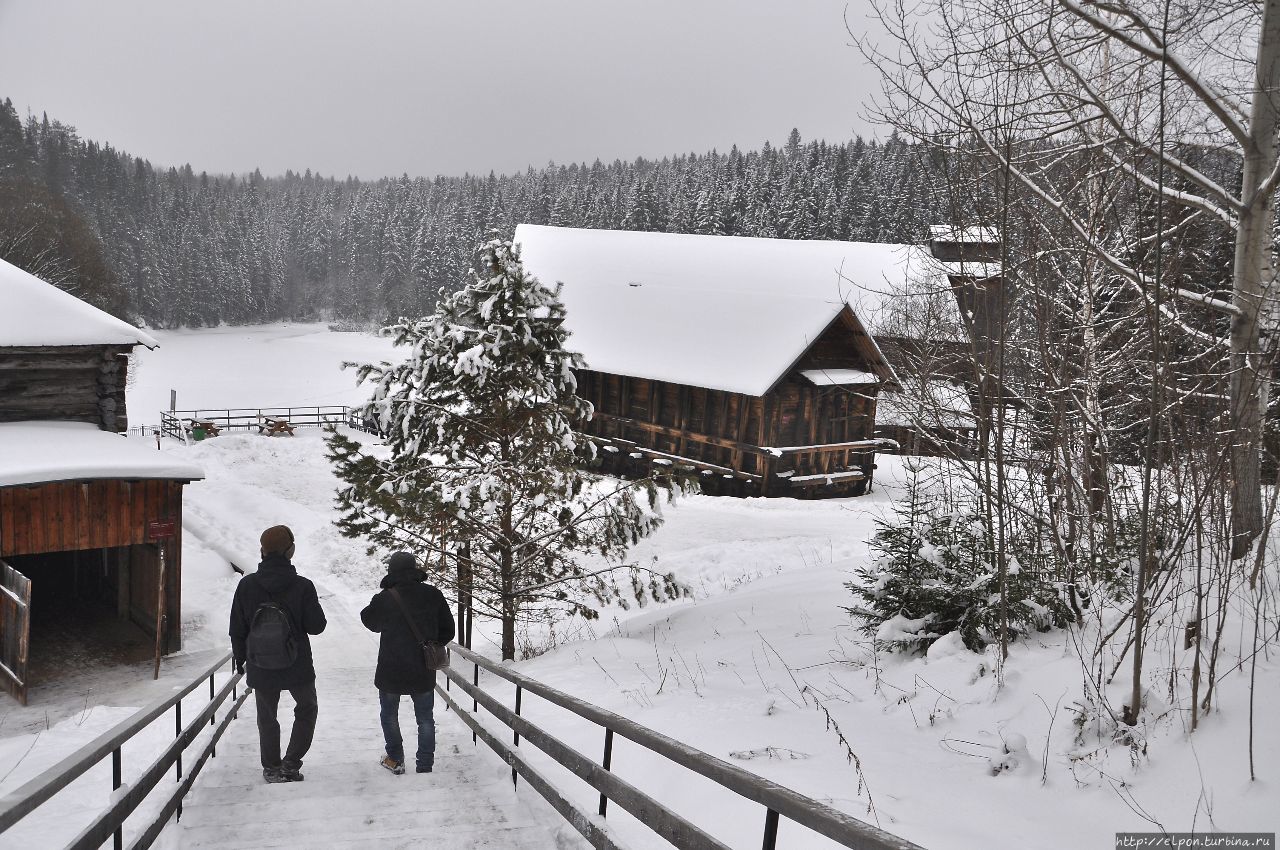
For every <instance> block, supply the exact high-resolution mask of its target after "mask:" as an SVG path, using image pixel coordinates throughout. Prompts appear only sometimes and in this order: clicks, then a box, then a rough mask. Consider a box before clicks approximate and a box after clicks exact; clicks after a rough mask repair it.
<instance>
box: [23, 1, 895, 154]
mask: <svg viewBox="0 0 1280 850" xmlns="http://www.w3.org/2000/svg"><path fill="white" fill-rule="evenodd" d="M865 3H866V0H852V2H850V3H849V4H848V5H849V13H848V15H849V20H850V22H851V23H852V24H853V25H854V28H855V30H856V29H858V28H860V27H863V26H867V25H868V24H867V22H866V20H865V15H866V8H867V7H866V5H865ZM845 7H846V0H643V2H639V0H637V2H631V3H621V2H609V0H467V2H447V3H446V2H432V0H359V1H358V2H357V0H342V1H341V2H340V1H339V0H218V1H217V2H198V0H0V98H3V97H9V98H12V99H13V102H14V105H15V106H16V107H17V109H18V111H19V113H20V114H25V113H26V112H27V110H28V109H30V110H32V111H33V112H35V113H36V114H37V115H39V114H40V113H41V112H42V111H47V112H48V113H49V115H50V117H53V118H58V119H60V120H62V121H65V122H67V123H70V124H73V125H75V126H76V127H77V128H78V129H79V130H80V132H81V135H82V136H85V137H87V138H94V139H98V140H101V141H107V142H110V143H111V144H112V145H114V146H116V147H117V148H123V149H125V150H128V151H129V152H130V153H133V154H136V155H139V156H143V157H146V158H148V159H150V160H151V161H152V162H154V163H156V164H159V165H176V164H181V163H184V162H190V163H191V164H192V166H193V167H194V168H195V169H196V171H200V170H207V171H210V172H231V171H234V172H245V171H252V170H253V169H254V168H255V167H257V168H261V169H262V171H263V173H264V174H282V173H283V172H284V170H285V169H286V168H292V169H294V170H296V171H301V170H302V169H304V168H308V167H309V168H311V169H313V170H318V171H319V172H321V173H323V174H333V175H336V176H338V177H342V176H345V175H347V174H354V175H356V176H359V177H363V178H373V177H381V176H384V175H399V174H401V173H403V172H407V173H409V174H411V175H427V176H431V175H435V174H460V173H462V172H463V171H471V172H480V173H488V171H489V170H490V169H493V170H496V171H499V172H502V171H506V172H510V171H513V170H520V169H523V168H524V167H525V166H527V165H535V166H541V165H545V164H546V162H547V161H548V160H555V161H556V162H564V163H567V162H575V161H588V162H590V161H592V160H594V159H596V158H597V157H598V158H600V159H602V160H605V161H611V160H613V159H614V158H621V159H624V160H626V159H632V158H634V157H636V156H648V157H654V156H661V155H664V154H669V153H674V152H688V151H699V152H700V151H705V150H707V149H709V148H712V147H717V148H720V149H721V150H727V149H728V148H729V146H730V145H733V144H735V143H736V144H738V145H739V146H740V147H743V148H746V149H750V148H755V147H758V146H759V145H760V144H761V143H762V142H764V141H765V140H766V139H768V140H770V141H772V142H774V143H778V142H781V141H782V140H784V139H785V138H786V134H787V133H788V131H789V130H790V129H791V128H792V127H793V126H794V127H798V128H799V129H800V132H801V134H802V135H803V136H804V137H805V138H806V139H809V138H827V139H831V140H836V139H846V138H849V137H850V136H851V135H852V134H854V133H862V134H863V135H864V136H870V135H873V134H874V132H875V131H874V128H872V127H869V126H868V125H867V124H866V123H865V122H864V121H863V119H862V117H861V115H860V113H861V111H862V103H863V101H864V99H865V98H866V96H867V95H868V94H869V93H870V92H871V91H872V90H873V89H874V88H875V86H876V83H875V72H874V70H873V69H871V68H868V67H866V66H865V64H864V63H863V61H862V58H861V56H860V55H859V54H858V52H857V50H855V49H854V48H853V47H851V46H849V41H850V38H849V35H848V33H846V31H845V28H844V14H845Z"/></svg>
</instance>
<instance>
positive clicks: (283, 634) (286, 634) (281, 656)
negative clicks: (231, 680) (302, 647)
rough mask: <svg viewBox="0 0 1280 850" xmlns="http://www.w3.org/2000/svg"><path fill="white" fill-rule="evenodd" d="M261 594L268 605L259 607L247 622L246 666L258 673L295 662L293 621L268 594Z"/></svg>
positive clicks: (282, 668)
mask: <svg viewBox="0 0 1280 850" xmlns="http://www.w3.org/2000/svg"><path fill="white" fill-rule="evenodd" d="M259 586H261V583H259ZM262 590H263V592H265V593H266V594H267V596H268V597H270V599H271V601H270V602H262V603H259V605H258V609H257V610H256V611H254V612H253V619H252V620H251V621H250V622H249V641H248V644H249V663H250V664H252V665H253V666H255V667H257V668H259V669H261V670H285V669H287V668H289V667H292V666H293V663H294V662H295V661H297V660H298V642H297V640H296V639H295V638H294V636H293V618H292V617H290V616H289V609H287V608H285V607H284V606H283V605H281V604H280V603H279V602H278V601H277V600H276V598H275V597H274V596H272V595H271V592H270V591H268V590H267V589H266V588H265V587H263V588H262Z"/></svg>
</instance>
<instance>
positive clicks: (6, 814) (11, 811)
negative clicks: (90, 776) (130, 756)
mask: <svg viewBox="0 0 1280 850" xmlns="http://www.w3.org/2000/svg"><path fill="white" fill-rule="evenodd" d="M230 661H231V653H230V652H228V653H226V654H225V655H223V656H222V657H220V658H219V659H218V660H217V661H215V662H214V663H213V664H211V665H210V666H209V667H208V668H206V669H205V670H204V672H202V673H201V674H200V675H198V676H196V677H195V678H193V679H192V680H191V681H190V682H189V683H188V684H187V685H186V686H185V687H183V688H182V689H181V690H179V691H177V692H176V693H174V694H173V695H172V696H167V697H165V698H163V699H161V700H159V701H157V702H155V703H153V704H152V705H151V706H150V707H148V708H145V709H143V710H141V711H139V712H138V713H137V714H135V715H133V716H132V717H130V718H129V719H128V720H125V721H124V722H122V723H120V724H119V725H117V726H116V727H115V728H114V729H111V730H109V731H107V732H106V733H105V734H103V735H102V736H100V737H99V738H97V739H96V740H94V741H92V742H90V743H88V744H86V745H85V746H83V747H81V748H80V749H79V750H77V751H76V752H74V753H72V754H71V755H69V756H67V757H66V758H65V759H63V760H62V761H60V762H58V763H57V764H55V765H54V766H53V767H50V768H49V769H48V770H45V771H44V772H42V773H41V774H39V775H38V776H35V777H34V778H32V779H31V780H29V781H28V782H27V783H26V784H24V785H22V786H21V787H19V788H16V789H14V790H13V791H11V792H9V793H8V794H6V795H5V796H4V797H3V798H0V844H4V833H5V831H6V830H8V829H9V828H10V827H12V826H13V825H14V824H16V823H17V822H18V821H20V820H22V818H24V817H26V816H27V815H28V814H30V813H31V812H32V811H34V810H35V809H36V808H37V807H39V806H40V805H41V804H43V803H44V802H45V801H47V800H49V798H51V797H53V796H54V795H55V794H57V793H58V792H59V791H62V790H63V789H64V788H66V787H67V786H68V785H70V784H71V783H72V782H73V781H74V780H75V779H77V778H78V777H80V776H81V775H83V774H84V773H85V772H86V771H88V770H89V769H90V768H92V767H94V766H95V765H97V764H98V763H99V762H101V761H102V760H103V759H104V758H106V757H107V756H108V755H110V756H111V774H112V786H111V787H112V790H113V791H114V793H113V794H112V796H111V803H110V804H109V805H108V806H107V807H106V808H105V809H104V810H103V811H102V812H101V813H99V815H98V816H97V817H96V818H94V820H93V821H92V822H91V823H90V824H89V825H88V826H86V827H85V828H84V829H82V830H81V831H80V834H79V835H77V836H76V837H75V838H74V839H72V841H71V843H69V844H68V845H67V846H68V847H72V848H77V850H90V848H97V847H101V846H102V844H103V843H104V842H106V841H107V840H109V839H111V840H112V841H113V846H114V847H115V848H116V850H121V848H123V846H124V822H125V819H126V818H128V817H129V815H130V814H131V813H132V812H133V811H134V810H135V809H137V808H138V805H139V804H140V803H142V801H143V800H144V799H146V798H147V797H148V796H150V795H151V793H152V792H153V791H155V790H156V789H157V788H158V787H159V785H160V782H161V780H162V779H164V776H165V774H166V773H168V772H169V769H170V768H173V770H174V781H175V784H174V785H172V786H170V787H169V788H167V789H163V790H161V792H160V793H162V794H164V795H165V797H164V804H163V805H162V806H161V808H160V811H159V813H158V814H156V815H155V817H153V818H152V819H151V821H150V822H148V824H147V825H146V826H145V827H144V828H143V829H142V831H141V832H140V833H139V835H138V837H137V838H135V839H134V840H133V842H132V843H131V844H130V845H129V846H130V848H132V850H142V848H146V847H150V846H151V845H152V844H154V843H155V840H156V839H157V838H158V837H159V836H160V832H161V831H162V830H163V829H164V827H165V824H167V823H168V822H169V817H170V816H171V815H173V814H175V813H177V815H178V816H179V817H181V816H182V801H183V799H185V798H186V796H187V793H188V792H189V791H190V790H191V786H192V785H193V784H194V783H195V781H196V777H197V776H199V775H200V770H201V768H203V767H204V764H205V762H206V761H208V759H209V758H210V757H212V756H215V755H217V746H218V741H219V740H220V739H221V738H222V734H223V733H224V732H225V731H226V730H227V726H228V725H230V723H231V721H232V720H234V719H235V717H236V714H237V713H238V712H239V710H240V706H241V705H243V704H244V701H245V699H246V698H247V697H248V696H249V693H250V691H249V690H247V689H246V690H245V692H244V693H243V694H237V690H238V687H239V684H240V680H241V679H242V678H243V674H240V673H235V672H234V671H232V674H231V676H230V677H229V678H228V679H227V680H226V682H224V683H223V685H222V687H221V688H215V683H214V676H215V675H216V674H217V673H218V672H219V671H221V670H222V669H223V668H224V667H226V666H227V665H228V663H229V662H230ZM206 681H207V682H208V684H209V701H208V703H207V704H206V705H205V706H204V708H203V709H202V710H201V711H200V712H199V713H198V714H197V715H196V716H195V717H194V718H192V720H191V722H190V723H188V724H187V725H186V726H183V725H182V700H183V698H184V697H186V696H187V695H188V694H190V693H191V692H192V691H194V690H195V689H196V688H198V687H200V685H202V684H204V683H205V682H206ZM228 698H230V700H231V705H230V708H229V710H228V711H226V712H225V713H224V715H223V717H222V720H221V722H218V720H217V711H218V708H219V707H220V706H221V705H222V704H223V703H224V702H226V701H227V699H228ZM171 709H172V710H173V713H174V716H173V729H174V740H173V743H172V744H170V745H169V746H168V747H166V748H165V750H164V752H162V753H161V754H160V755H159V756H158V757H157V758H156V759H155V761H153V762H152V763H151V765H150V766H149V767H147V769H146V770H144V771H143V772H142V774H141V775H140V776H138V777H137V778H136V779H134V780H133V781H132V782H131V783H129V784H128V785H127V786H125V785H124V782H123V777H122V759H121V749H122V748H123V747H124V745H125V743H126V742H127V741H129V740H130V739H131V738H133V737H134V736H135V735H137V734H138V733H139V732H141V731H143V730H144V729H146V728H147V727H148V726H150V725H151V723H152V722H153V721H155V720H156V719H157V718H159V717H160V716H161V715H162V714H164V713H165V712H167V711H169V710H171ZM206 725H208V726H211V727H214V729H213V734H212V735H211V736H210V737H209V739H208V740H207V741H206V742H205V745H204V747H203V748H202V749H201V750H200V752H199V753H198V754H197V755H196V758H195V761H194V762H193V763H190V769H189V770H188V771H187V772H186V773H185V774H184V772H183V763H182V755H183V753H185V752H186V750H187V748H189V747H190V746H191V745H192V743H193V742H194V741H195V740H196V738H197V737H198V736H199V735H200V733H201V732H202V731H204V727H205V726H206Z"/></svg>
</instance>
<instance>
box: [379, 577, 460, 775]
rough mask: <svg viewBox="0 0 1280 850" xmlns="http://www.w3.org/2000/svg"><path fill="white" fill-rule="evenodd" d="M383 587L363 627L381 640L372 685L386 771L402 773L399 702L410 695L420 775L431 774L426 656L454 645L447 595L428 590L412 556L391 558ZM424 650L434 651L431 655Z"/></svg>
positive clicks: (431, 703) (431, 698) (431, 706)
mask: <svg viewBox="0 0 1280 850" xmlns="http://www.w3.org/2000/svg"><path fill="white" fill-rule="evenodd" d="M381 587H382V590H381V591H379V592H378V593H377V594H376V595H375V596H374V597H373V599H372V600H371V601H370V602H369V604H368V606H367V607H366V608H365V609H364V610H363V611H361V612H360V621H361V622H362V623H364V625H365V628H367V629H369V631H372V632H378V633H379V635H380V637H379V639H378V668H377V670H376V671H375V672H374V675H373V684H374V686H375V687H376V688H377V689H378V703H379V705H380V708H381V719H382V735H383V738H384V739H385V741H386V755H385V756H384V757H383V759H382V766H383V767H385V768H386V769H387V770H389V771H391V772H392V773H394V774H396V775H400V774H403V773H404V739H403V738H402V737H401V735H400V697H401V696H403V695H405V694H407V695H408V696H409V699H410V700H411V701H412V702H413V714H414V718H415V719H416V720H417V723H418V751H417V753H416V754H415V755H416V759H415V761H416V767H417V772H418V773H430V772H431V770H432V768H433V767H434V766H435V757H436V722H435V716H434V711H435V697H436V695H435V685H436V674H435V670H433V669H431V668H430V667H429V666H428V662H427V658H426V654H427V653H430V654H432V655H433V656H438V655H443V653H444V652H445V650H444V649H443V647H444V645H445V644H448V643H449V641H451V640H453V632H454V626H453V612H451V611H450V610H449V603H447V602H446V601H445V598H444V594H443V593H441V592H440V590H439V589H438V588H436V587H435V586H433V585H430V584H427V574H426V573H424V572H423V571H422V570H420V569H418V562H417V560H416V559H415V558H414V557H413V555H412V554H410V553H409V552H396V553H395V554H394V555H392V556H391V558H390V559H389V560H388V561H387V574H386V576H384V577H383V579H382V583H381ZM424 644H431V645H432V646H430V647H429V648H428V650H427V653H424V649H423V647H424ZM444 657H446V658H447V656H444ZM437 663H439V662H438V661H437Z"/></svg>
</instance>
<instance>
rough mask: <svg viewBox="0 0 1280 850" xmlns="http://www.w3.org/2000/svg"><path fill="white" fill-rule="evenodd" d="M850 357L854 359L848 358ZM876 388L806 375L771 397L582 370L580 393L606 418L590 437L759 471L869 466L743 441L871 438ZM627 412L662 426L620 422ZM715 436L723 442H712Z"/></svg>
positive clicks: (864, 456)
mask: <svg viewBox="0 0 1280 850" xmlns="http://www.w3.org/2000/svg"><path fill="white" fill-rule="evenodd" d="M846 362H847V361H846ZM875 392H876V388H875V387H874V386H866V387H856V388H852V387H835V386H833V387H819V386H815V385H814V384H813V383H811V382H810V381H808V380H807V379H805V378H803V377H801V376H800V375H798V374H794V375H792V376H789V377H788V378H787V380H785V381H783V382H782V383H781V384H779V386H778V387H776V388H775V389H774V391H773V392H771V393H769V394H768V395H767V396H765V397H763V398H758V397H752V396H745V395H742V394H739V393H729V392H723V391H720V390H710V389H706V388H703V387H690V386H685V385H682V384H671V383H667V382H664V381H653V380H648V379H644V378H629V377H625V376H622V375H613V374H607V373H601V372H593V371H589V370H582V371H580V372H579V373H578V393H579V395H581V396H582V397H583V398H585V399H587V400H588V401H590V402H591V403H592V404H593V405H594V406H595V408H596V411H597V413H601V414H604V416H601V417H598V418H596V419H593V420H592V421H591V422H589V423H587V424H586V425H585V426H584V430H585V431H586V432H587V433H589V434H595V435H597V436H602V437H618V438H622V439H625V440H631V441H633V442H636V443H639V444H640V445H643V446H646V447H648V448H652V449H655V450H657V451H661V452H667V453H669V454H674V455H679V456H681V457H686V458H690V459H692V460H698V461H703V462H705V463H712V464H716V465H718V466H724V467H728V468H730V469H733V470H736V471H739V472H746V473H752V474H757V475H759V474H765V473H766V472H774V473H777V472H787V471H794V472H795V473H796V474H800V475H808V474H817V473H831V472H840V471H844V470H848V469H863V470H864V472H866V473H867V474H870V471H871V455H870V453H851V452H848V451H845V452H840V453H834V454H833V453H830V452H827V453H816V452H809V453H796V454H788V455H785V456H784V457H782V458H777V459H772V458H765V457H761V456H760V455H759V454H758V453H755V452H750V451H746V450H744V449H743V448H738V447H736V446H734V445H721V444H717V443H730V444H732V443H737V444H740V445H742V446H808V445H820V444H823V443H837V442H846V441H850V440H863V439H869V438H871V437H872V436H873V434H872V432H873V430H874V427H875ZM611 417H622V418H624V419H629V420H633V421H634V422H637V423H649V424H651V425H657V426H660V427H661V429H662V430H661V431H658V430H655V429H650V428H645V427H643V426H638V425H628V424H624V423H620V422H617V421H615V420H613V419H612V418H611ZM700 438H712V440H714V441H715V442H711V441H708V440H707V439H700Z"/></svg>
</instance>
